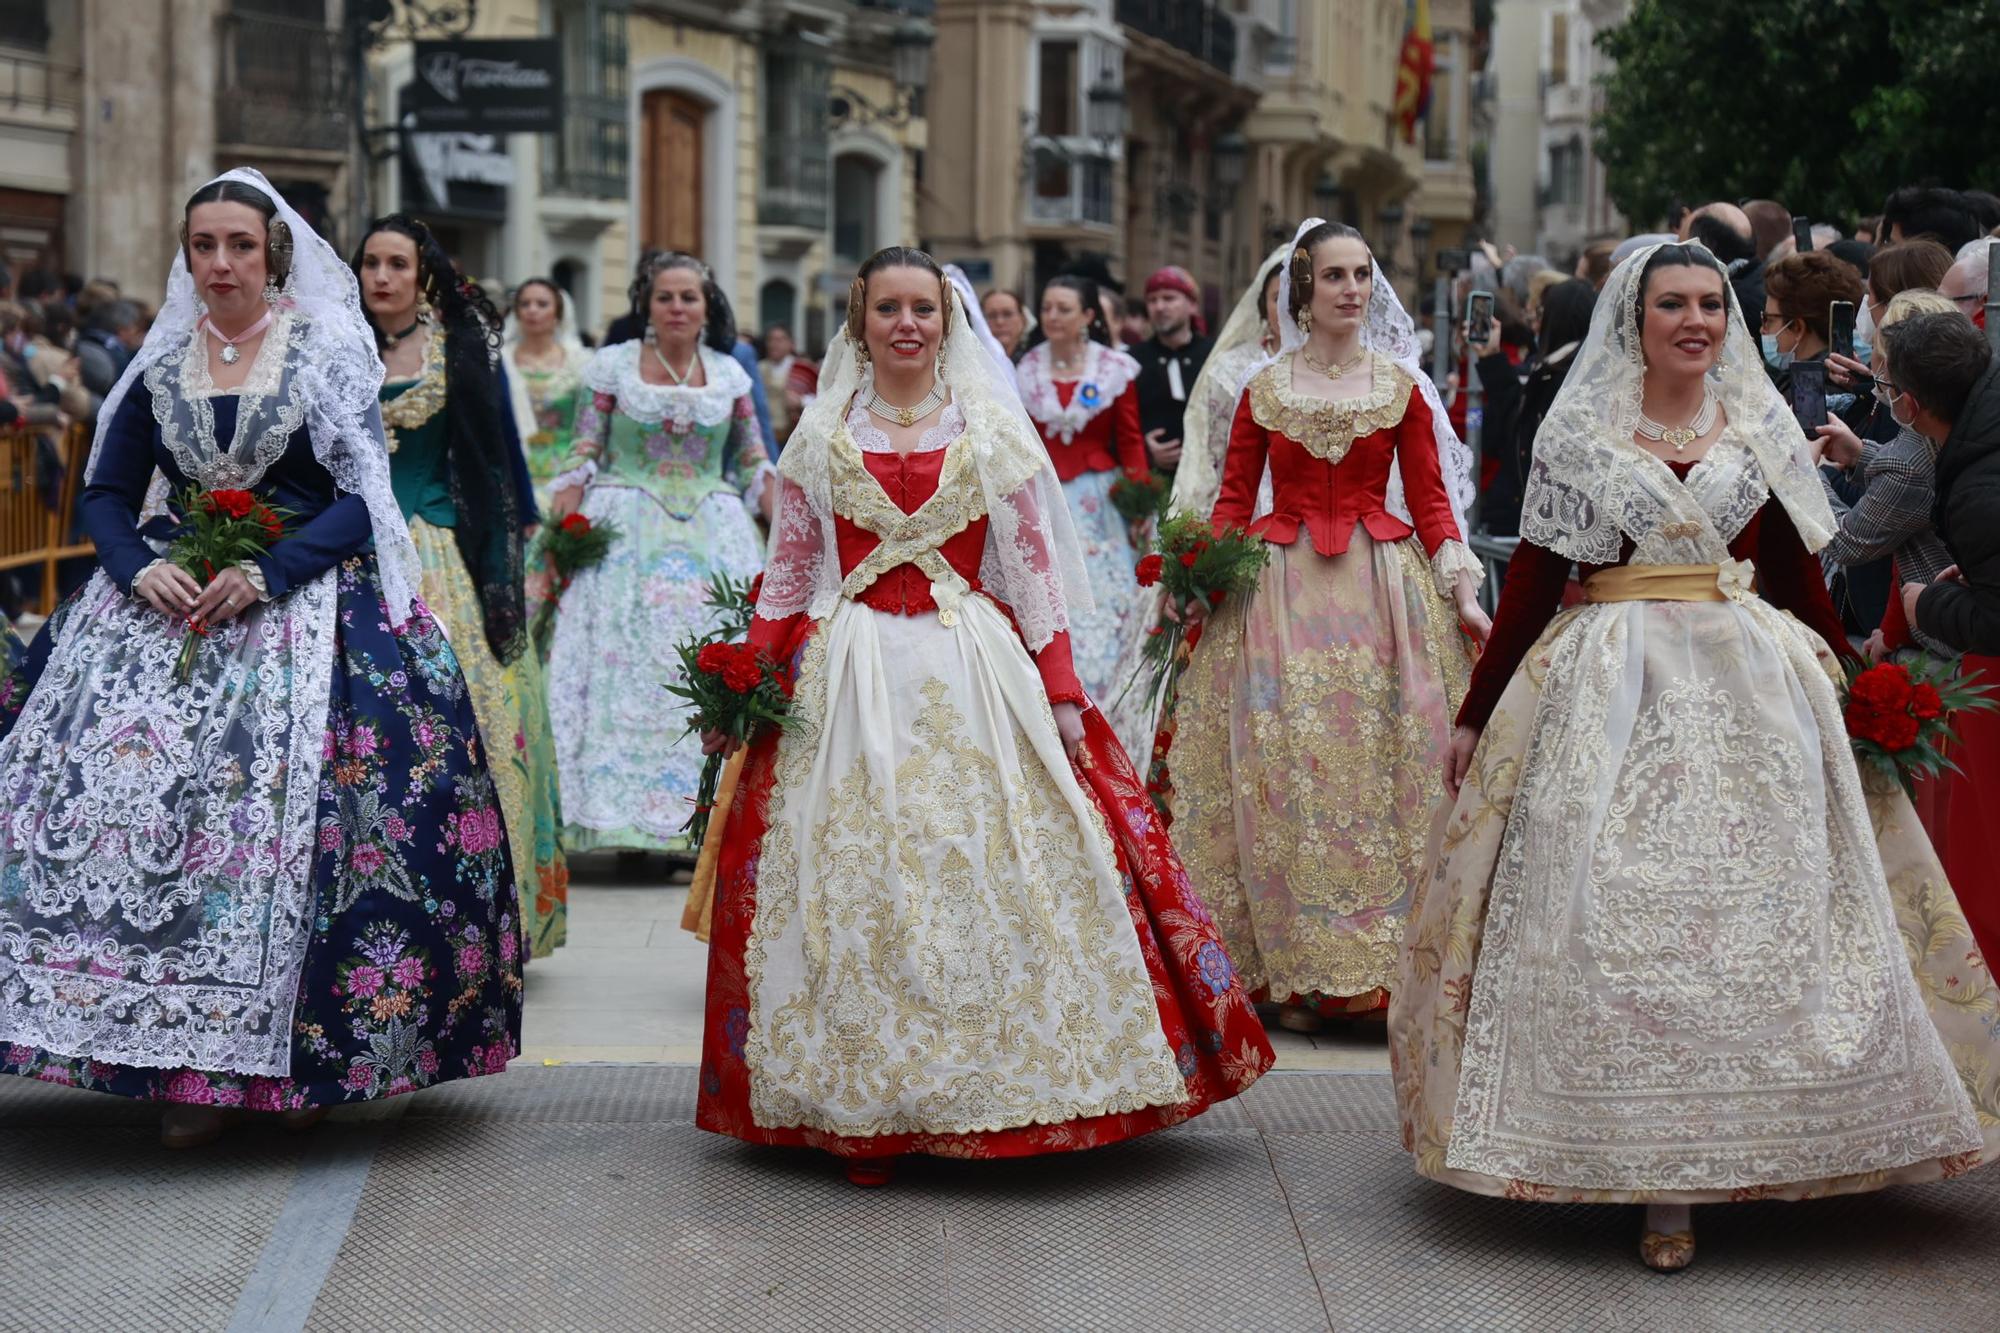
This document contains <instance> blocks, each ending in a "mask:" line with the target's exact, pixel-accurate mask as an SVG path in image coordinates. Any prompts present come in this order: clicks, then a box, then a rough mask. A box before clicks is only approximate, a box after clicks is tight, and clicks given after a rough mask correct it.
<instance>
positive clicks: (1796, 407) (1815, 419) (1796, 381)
mask: <svg viewBox="0 0 2000 1333" xmlns="http://www.w3.org/2000/svg"><path fill="white" fill-rule="evenodd" d="M1792 415H1793V416H1795V417H1797V418H1798V419H1799V425H1801V426H1803V427H1804V428H1805V431H1806V434H1808V435H1810V434H1812V433H1813V431H1814V430H1816V429H1818V428H1819V427H1821V426H1824V425H1825V424H1826V363H1825V362H1824V361H1794V362H1793V363H1792Z"/></svg>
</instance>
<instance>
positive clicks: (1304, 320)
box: [1299, 306, 1313, 334]
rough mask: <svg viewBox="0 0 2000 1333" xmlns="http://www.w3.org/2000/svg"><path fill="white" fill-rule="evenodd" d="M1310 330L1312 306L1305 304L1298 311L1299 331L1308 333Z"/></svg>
mask: <svg viewBox="0 0 2000 1333" xmlns="http://www.w3.org/2000/svg"><path fill="white" fill-rule="evenodd" d="M1312 331H1313V308H1312V307H1311V306H1306V307H1304V308H1303V309H1301V310H1300V311H1299V332H1300V333H1308V334H1309V333H1311V332H1312Z"/></svg>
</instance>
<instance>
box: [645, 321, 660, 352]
mask: <svg viewBox="0 0 2000 1333" xmlns="http://www.w3.org/2000/svg"><path fill="white" fill-rule="evenodd" d="M645 339H646V346H648V347H651V346H652V345H653V344H655V343H657V342H658V341H659V340H660V331H659V330H658V329H656V328H654V327H653V321H652V320H650V319H649V320H647V321H646V333H645Z"/></svg>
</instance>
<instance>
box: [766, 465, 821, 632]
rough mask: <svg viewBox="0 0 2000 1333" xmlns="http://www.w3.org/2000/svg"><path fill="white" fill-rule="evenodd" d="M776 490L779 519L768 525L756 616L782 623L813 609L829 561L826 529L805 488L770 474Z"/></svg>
mask: <svg viewBox="0 0 2000 1333" xmlns="http://www.w3.org/2000/svg"><path fill="white" fill-rule="evenodd" d="M769 484H771V485H773V486H776V487H777V488H778V518H777V521H776V522H775V523H773V524H772V525H771V548H770V553H769V554H768V555H767V556H766V557H765V559H764V590H763V592H762V593H761V594H759V596H758V598H757V614H758V615H759V616H761V617H763V618H764V619H765V620H783V619H785V618H786V617H787V616H794V615H798V614H799V613H800V612H803V611H809V610H811V609H812V604H813V598H814V596H815V594H816V593H817V591H818V589H819V585H820V579H821V577H822V576H823V575H824V573H825V572H826V562H827V559H828V558H829V552H828V550H827V543H828V539H827V535H826V530H825V529H826V525H825V524H824V523H823V522H822V521H821V519H820V516H819V514H818V513H816V512H815V511H814V509H813V505H812V502H811V501H810V500H809V499H808V498H807V497H806V493H805V490H804V488H802V487H801V486H800V485H799V484H798V483H797V482H795V481H793V480H792V479H791V478H790V477H787V476H785V475H783V474H782V473H778V472H772V473H771V474H770V483H769Z"/></svg>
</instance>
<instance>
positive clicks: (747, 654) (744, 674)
mask: <svg viewBox="0 0 2000 1333" xmlns="http://www.w3.org/2000/svg"><path fill="white" fill-rule="evenodd" d="M763 680H764V668H763V666H762V665H761V664H759V662H758V661H757V650H756V649H755V648H752V647H751V646H750V645H749V644H747V643H744V644H733V645H731V652H730V656H729V659H728V661H726V662H724V663H723V664H722V683H723V684H724V685H727V686H728V687H729V688H730V689H732V690H734V691H735V692H736V693H738V694H748V693H750V692H751V691H752V690H754V689H756V688H757V686H758V685H760V684H762V683H763Z"/></svg>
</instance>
